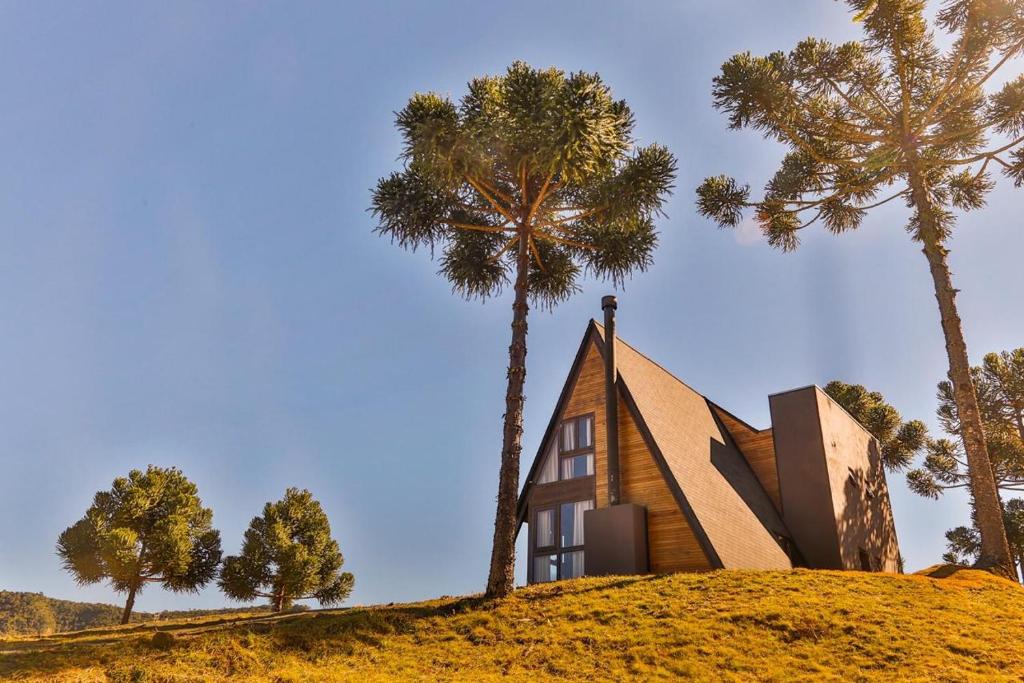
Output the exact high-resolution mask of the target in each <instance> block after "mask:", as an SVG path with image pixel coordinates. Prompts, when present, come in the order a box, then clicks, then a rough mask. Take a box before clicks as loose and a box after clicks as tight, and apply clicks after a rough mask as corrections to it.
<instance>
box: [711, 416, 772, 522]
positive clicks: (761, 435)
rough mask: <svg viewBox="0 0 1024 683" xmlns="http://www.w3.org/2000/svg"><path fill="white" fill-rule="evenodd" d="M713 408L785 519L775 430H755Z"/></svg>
mask: <svg viewBox="0 0 1024 683" xmlns="http://www.w3.org/2000/svg"><path fill="white" fill-rule="evenodd" d="M712 407H713V408H714V410H715V414H716V415H718V419H720V420H721V421H722V424H724V425H725V428H726V429H728V430H729V434H730V435H732V440H733V441H735V442H736V447H737V448H739V449H740V453H742V454H743V457H744V458H746V460H747V462H748V463H749V464H750V469H752V470H754V476H755V477H757V480H758V481H759V482H760V483H761V486H762V487H763V488H764V490H765V493H767V494H768V497H769V498H770V499H771V501H772V505H774V506H775V510H776V511H777V512H778V513H779V514H780V515H781V514H782V496H781V494H780V493H779V470H778V466H777V465H776V463H775V440H774V439H773V438H772V430H771V428H768V429H754V428H753V427H751V426H750V425H748V424H746V423H745V422H743V421H742V420H740V419H738V418H736V417H735V416H733V415H731V414H730V413H729V412H727V411H725V410H723V409H722V408H719V407H718V406H716V405H714V404H712Z"/></svg>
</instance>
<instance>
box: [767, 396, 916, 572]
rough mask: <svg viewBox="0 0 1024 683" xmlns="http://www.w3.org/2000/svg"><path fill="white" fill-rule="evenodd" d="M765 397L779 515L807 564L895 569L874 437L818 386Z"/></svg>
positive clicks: (895, 554) (888, 510)
mask: <svg viewBox="0 0 1024 683" xmlns="http://www.w3.org/2000/svg"><path fill="white" fill-rule="evenodd" d="M769 405H770V407H771V414H772V427H773V429H774V435H775V436H774V438H775V455H776V461H777V463H778V468H779V487H780V493H781V498H782V510H783V520H784V521H785V523H786V525H787V526H788V527H789V529H790V532H791V533H792V534H793V540H794V542H795V543H796V545H797V547H798V548H799V550H800V552H801V554H802V555H803V557H804V559H805V560H806V562H807V564H808V565H809V566H811V567H815V568H822V569H862V568H864V563H865V562H866V563H867V564H868V566H869V567H870V568H871V569H874V570H882V571H892V572H895V571H898V558H899V545H898V543H897V540H896V529H895V525H894V524H893V518H892V509H891V507H890V503H889V491H888V488H887V486H886V482H885V473H884V471H883V469H882V465H881V459H880V453H879V448H878V442H877V441H876V440H875V439H874V437H872V436H871V435H870V434H869V433H868V432H867V431H865V430H864V428H863V427H861V425H860V423H858V422H857V421H856V420H854V419H853V417H851V416H850V415H849V414H848V413H847V412H846V411H845V410H843V408H842V407H841V406H839V404H837V403H836V402H835V401H833V400H832V399H831V398H829V397H828V395H826V394H825V393H824V392H823V391H821V390H820V389H818V388H817V387H813V386H812V387H805V388H803V389H796V390H793V391H789V392H785V393H782V394H776V395H775V396H772V397H770V398H769ZM862 551H863V554H862Z"/></svg>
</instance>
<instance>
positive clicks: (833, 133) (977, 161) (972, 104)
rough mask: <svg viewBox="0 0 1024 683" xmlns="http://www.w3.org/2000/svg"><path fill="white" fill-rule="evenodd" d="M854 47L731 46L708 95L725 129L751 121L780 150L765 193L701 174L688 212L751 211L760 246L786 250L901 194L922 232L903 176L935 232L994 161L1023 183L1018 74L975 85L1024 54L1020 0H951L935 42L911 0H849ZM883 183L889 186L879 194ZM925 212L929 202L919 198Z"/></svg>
mask: <svg viewBox="0 0 1024 683" xmlns="http://www.w3.org/2000/svg"><path fill="white" fill-rule="evenodd" d="M847 4H848V5H849V6H850V7H851V8H852V9H853V10H854V11H855V12H856V13H857V16H858V17H859V18H860V20H861V21H862V23H863V26H864V31H865V34H866V37H865V39H864V40H863V41H861V42H847V43H842V44H834V43H832V42H829V41H827V40H821V39H818V38H807V39H806V40H803V41H801V42H800V43H799V44H798V45H797V46H796V48H794V49H793V50H792V51H790V52H789V53H784V52H773V53H771V54H769V55H767V56H764V57H756V56H754V55H752V54H750V53H749V52H745V53H742V54H739V55H736V56H735V57H733V58H732V59H730V60H729V61H728V62H726V63H725V65H724V66H723V67H722V73H721V74H720V75H719V76H717V77H716V78H715V80H714V90H713V94H714V102H715V106H716V107H717V108H718V109H721V110H723V111H725V112H726V113H727V114H728V117H729V125H730V127H731V128H735V129H739V128H748V127H749V128H753V129H754V130H757V131H760V132H762V133H763V134H764V135H765V137H767V138H770V139H774V140H778V141H780V142H782V143H784V144H786V145H787V146H788V147H790V151H789V153H788V154H786V156H785V158H784V159H783V161H782V164H781V165H780V167H779V170H778V171H777V172H776V173H775V175H774V176H773V177H772V178H771V180H769V181H768V183H767V184H766V185H765V188H764V196H763V198H762V199H761V200H759V201H756V202H751V201H750V187H749V186H747V185H741V184H739V183H737V182H736V181H735V180H734V179H732V178H729V177H727V176H715V177H712V178H708V179H707V180H705V181H704V184H703V185H702V186H701V187H700V189H699V191H698V207H699V209H700V211H701V213H703V214H704V215H706V216H708V217H710V218H713V219H714V220H716V221H717V222H718V223H719V224H721V225H722V226H735V225H737V224H738V222H739V221H740V219H741V217H742V213H743V209H744V208H746V207H751V208H753V209H754V215H755V218H756V220H757V222H758V224H759V225H760V227H761V229H762V231H763V232H764V235H765V237H766V238H767V240H768V242H769V243H770V244H772V245H773V246H776V247H779V248H781V249H783V250H786V251H788V250H791V249H794V248H796V247H797V245H798V244H799V243H800V237H799V232H800V231H801V230H803V229H805V228H807V227H809V226H811V225H814V224H815V223H819V222H820V224H821V225H823V226H824V227H825V229H826V230H828V231H829V232H832V233H835V234H839V233H842V232H846V231H848V230H852V229H855V228H857V227H859V226H860V224H861V222H862V221H863V219H864V216H865V215H866V213H867V211H868V210H870V209H872V208H875V207H876V206H879V205H881V204H883V203H886V202H889V201H892V200H897V199H902V200H904V201H905V202H906V203H907V204H908V205H909V206H910V207H911V208H912V209H914V213H913V214H912V216H911V219H910V221H909V223H908V224H907V230H908V231H909V232H910V233H911V235H912V236H913V237H914V238H915V239H918V240H920V239H922V234H921V230H922V228H923V227H925V224H924V223H923V222H922V220H921V215H920V211H921V210H923V209H924V208H925V207H922V206H919V205H918V203H917V202H915V200H914V199H913V197H912V196H911V194H912V192H913V188H912V187H911V182H910V180H911V179H910V175H911V174H912V172H914V173H916V172H917V171H921V172H922V173H923V175H924V177H925V180H926V181H927V194H928V195H929V198H930V202H931V204H932V205H933V206H934V210H935V225H934V227H935V228H936V230H937V234H936V235H933V236H932V237H937V238H939V241H942V240H943V239H944V238H945V237H946V236H948V235H949V233H950V231H951V230H952V228H953V225H954V223H955V217H954V214H953V213H952V212H951V211H950V209H952V208H955V209H959V210H962V211H970V210H973V209H978V208H981V207H982V206H984V204H985V195H986V194H987V193H988V192H989V190H991V189H992V187H993V181H992V178H991V170H992V169H998V170H999V171H1001V172H1002V173H1003V174H1004V175H1005V176H1007V177H1008V178H1010V179H1011V180H1012V181H1013V182H1014V184H1015V185H1016V186H1020V184H1021V183H1022V182H1024V148H1022V147H1021V143H1022V142H1024V76H1018V77H1016V78H1013V79H1011V80H1009V81H1008V82H1007V83H1005V84H1004V85H1003V86H1002V87H1001V88H999V89H998V90H996V91H994V92H990V93H986V91H985V86H986V85H987V84H989V82H990V81H991V80H992V78H993V76H994V75H995V74H996V73H997V72H998V71H999V69H1000V68H1001V67H1002V66H1003V65H1004V64H1006V63H1007V62H1008V61H1009V60H1011V59H1013V58H1015V57H1017V56H1019V55H1020V54H1021V53H1022V50H1024V8H1022V4H1021V2H1020V1H1019V0H1006V1H1001V0H986V1H985V2H977V1H976V0H953V1H949V2H946V3H944V7H943V9H942V10H941V11H940V12H939V13H938V18H937V24H938V27H939V28H940V29H942V30H944V31H946V32H948V33H950V34H951V35H952V36H953V37H954V46H953V49H952V51H950V52H949V53H942V52H941V51H940V50H939V49H938V48H937V47H936V45H935V40H934V33H933V31H932V29H931V28H930V27H929V26H928V24H927V22H926V20H925V18H924V15H923V12H922V9H923V6H924V3H923V2H920V1H919V0H853V1H850V2H848V3H847ZM887 191H888V193H887ZM929 208H930V207H929Z"/></svg>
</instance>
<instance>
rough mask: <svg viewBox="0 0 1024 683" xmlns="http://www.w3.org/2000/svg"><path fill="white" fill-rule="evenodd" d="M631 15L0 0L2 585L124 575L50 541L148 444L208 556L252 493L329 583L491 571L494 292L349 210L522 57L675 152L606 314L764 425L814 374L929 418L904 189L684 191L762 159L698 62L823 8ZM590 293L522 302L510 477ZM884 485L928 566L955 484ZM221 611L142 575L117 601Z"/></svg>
mask: <svg viewBox="0 0 1024 683" xmlns="http://www.w3.org/2000/svg"><path fill="white" fill-rule="evenodd" d="M640 6H641V4H640V3H633V2H622V3H598V2H585V1H583V0H579V1H576V2H571V1H567V2H551V1H550V0H547V1H544V2H536V1H534V0H524V1H523V2H517V3H501V4H493V3H485V2H478V1H463V2H383V1H377V2H372V3H370V2H366V3H359V4H357V3H355V2H347V3H345V2H325V3H312V2H306V3H284V2H281V3H249V2H245V3H240V2H239V3H233V2H219V3H208V2H195V3H191V2H184V1H182V2H174V3H155V2H150V3H86V4H83V3H67V2H62V3H57V2H51V3H40V2H5V3H3V4H2V5H0V93H3V98H2V103H3V104H2V109H0V112H2V113H0V124H2V125H0V154H2V161H0V236H2V241H0V321H3V333H2V334H0V382H2V384H0V467H2V469H0V473H2V476H0V588H6V589H14V590H31V591H42V592H45V593H47V594H49V595H52V596H55V597H61V598H70V599H89V600H104V601H117V600H119V598H118V597H117V596H115V595H114V594H113V593H112V592H111V591H110V590H109V589H108V588H107V587H106V586H95V587H90V588H87V589H79V588H78V587H76V586H75V584H74V582H73V581H72V579H71V578H70V576H68V575H66V574H64V573H62V572H61V570H60V568H59V564H58V561H57V559H56V557H55V556H54V542H55V540H56V538H57V535H58V534H59V533H60V531H61V530H62V529H63V528H64V527H66V526H68V525H69V524H71V523H72V522H74V521H75V520H76V519H78V518H79V517H80V516H81V515H82V513H83V512H84V511H85V509H86V507H87V506H88V504H89V502H90V500H91V497H92V495H93V493H94V492H95V491H97V490H99V489H102V488H107V487H109V485H110V482H111V480H112V479H113V478H114V477H115V476H118V475H122V474H124V473H125V472H127V471H128V470H129V469H131V468H133V467H140V468H144V467H145V466H146V465H147V464H149V463H155V464H159V465H165V466H167V465H177V466H179V467H181V468H182V469H183V470H184V471H185V473H186V474H187V475H188V476H189V477H191V478H192V479H193V480H194V481H195V482H196V483H197V484H198V486H199V489H200V493H201V495H202V497H203V499H204V501H205V502H206V503H207V504H208V505H210V506H212V507H213V509H214V521H215V523H216V525H217V526H218V527H219V528H220V529H221V531H222V534H223V542H224V549H225V551H226V552H228V553H233V552H236V551H237V549H238V547H239V545H240V542H241V535H242V531H243V530H244V528H245V527H246V525H247V524H248V522H249V520H250V518H251V517H252V516H253V515H254V514H256V513H257V512H258V511H259V510H260V509H261V507H262V505H263V504H264V502H265V501H267V500H271V499H277V498H278V497H280V496H281V495H282V494H283V492H284V489H285V488H286V487H288V486H300V487H307V488H309V489H311V490H312V491H313V492H314V494H315V495H316V496H317V497H318V498H319V499H320V500H321V501H322V503H323V505H324V507H325V509H326V510H327V512H328V514H329V516H330V519H331V523H332V526H333V529H334V532H335V535H336V537H337V538H338V540H339V542H340V543H341V547H342V550H343V552H344V553H345V555H346V559H347V561H346V568H347V569H348V570H350V571H352V572H354V573H355V575H356V589H355V592H354V593H353V596H352V599H351V601H352V602H355V603H370V602H390V601H399V600H408V599H414V598H424V597H430V596H436V595H443V594H458V593H466V592H472V591H476V590H480V589H482V588H483V584H484V581H485V577H486V570H487V564H488V559H489V553H490V538H491V531H492V522H493V513H494V509H493V502H494V494H495V490H496V485H497V470H498V457H499V450H500V436H501V416H502V412H503V408H504V404H503V399H504V381H505V365H506V362H507V346H508V338H509V327H508V323H509V318H510V299H509V297H508V296H505V297H502V298H500V299H497V300H493V301H490V302H488V303H486V304H483V305H482V304H480V303H478V302H466V301H463V300H460V299H458V298H456V297H454V296H452V295H451V293H450V291H449V287H448V285H447V284H446V283H445V282H444V281H443V280H442V279H441V278H439V277H438V276H437V275H436V274H435V273H436V270H437V267H438V266H437V264H436V263H432V262H431V261H430V260H429V257H428V254H426V253H422V252H418V253H406V252H403V251H401V250H400V249H398V248H397V247H395V246H393V245H391V244H389V243H388V242H387V241H386V240H383V239H380V238H379V237H377V236H375V235H374V234H372V232H371V231H372V228H373V222H372V219H371V216H370V215H369V214H368V213H367V211H366V207H367V206H368V204H369V199H370V188H371V187H372V186H373V185H374V183H375V182H376V179H377V178H378V177H379V176H381V175H384V174H386V173H388V172H389V171H391V170H392V169H394V168H396V164H397V162H396V157H397V155H398V153H399V138H398V135H397V133H396V132H395V130H394V127H393V112H394V111H396V110H398V109H400V108H401V107H402V106H403V104H404V102H405V101H406V99H407V98H408V97H409V95H411V94H412V93H413V92H415V91H418V90H419V91H423V90H436V91H440V92H442V93H450V94H451V95H452V96H453V97H458V96H460V95H461V94H462V93H463V92H464V87H465V82H466V81H467V80H468V79H469V78H471V77H473V76H475V75H479V74H485V73H496V72H500V71H502V70H503V69H504V68H505V67H506V66H507V65H508V64H509V63H510V62H512V61H513V60H515V59H523V60H526V61H528V62H530V63H532V64H534V65H537V66H548V65H556V66H559V67H561V68H564V69H566V70H581V69H583V70H588V71H597V72H599V73H601V74H602V76H603V77H604V79H605V80H606V82H607V83H609V84H610V85H611V87H612V88H613V90H614V92H615V94H616V95H617V96H619V97H622V98H625V99H626V100H627V101H628V102H629V104H630V105H631V106H632V108H633V111H634V112H635V114H636V119H637V135H638V138H639V141H640V142H642V143H644V144H647V143H650V142H655V141H656V142H660V143H663V144H666V145H668V146H669V147H670V148H671V149H672V150H673V152H675V154H676V155H677V156H678V158H679V165H680V174H679V180H678V185H677V190H676V193H675V195H674V197H673V198H672V200H671V201H670V202H669V204H668V205H667V213H668V216H669V217H668V218H667V219H665V220H662V221H661V223H660V230H661V248H660V249H659V251H658V252H657V254H656V263H655V265H654V267H653V268H652V269H651V270H650V271H649V272H647V273H646V274H642V275H639V276H637V277H636V278H634V279H633V281H631V282H629V283H628V285H627V287H626V289H625V291H623V292H619V293H618V294H619V297H620V309H619V329H620V333H621V334H622V336H623V337H624V338H625V339H627V340H628V341H630V342H631V343H633V344H634V345H635V346H637V347H638V348H639V349H641V350H643V351H644V352H646V353H647V354H649V355H650V356H652V357H653V358H655V359H656V360H658V361H659V362H660V363H662V364H663V365H665V366H666V367H668V368H669V369H671V370H672V371H673V372H675V373H676V374H677V375H679V376H680V377H681V378H683V379H684V380H685V381H687V382H688V383H689V384H691V385H692V386H694V387H695V388H697V389H698V390H700V391H702V392H703V393H705V394H706V395H707V396H709V397H710V398H711V399H713V400H715V401H716V402H718V403H720V404H721V405H723V406H725V407H726V408H728V409H729V410H730V411H732V412H734V413H735V414H737V415H739V416H741V417H743V418H744V419H746V420H747V421H749V422H751V423H753V424H754V425H756V426H767V425H768V422H769V417H768V400H767V396H768V394H770V393H774V392H777V391H782V390H785V389H789V388H793V387H796V386H803V385H806V384H810V383H818V384H824V383H826V382H827V381H829V380H830V379H833V378H843V379H846V380H848V381H855V382H861V383H864V384H867V385H869V386H870V387H872V388H876V389H878V390H880V391H882V392H884V393H885V394H886V396H887V397H889V398H890V399H891V400H892V401H893V402H894V403H895V404H896V405H897V406H898V407H900V408H901V410H902V411H903V412H904V414H905V415H906V416H908V417H918V418H923V419H925V420H926V421H928V422H929V423H930V424H932V425H933V426H934V415H933V410H934V398H933V394H934V387H935V383H936V382H937V381H939V380H941V379H942V378H943V376H944V373H945V369H946V358H945V352H944V348H943V344H942V339H941V335H940V330H939V325H938V312H937V310H936V306H935V300H934V298H933V295H932V291H931V283H930V278H929V275H928V271H927V269H926V264H925V260H924V257H923V256H922V255H921V254H920V251H919V249H918V247H917V246H916V245H914V244H913V243H911V242H910V240H909V238H908V237H907V235H906V234H905V232H904V230H903V225H904V220H905V210H904V209H903V208H901V207H899V206H897V205H895V203H894V204H890V205H887V206H886V207H884V208H883V210H880V211H878V212H876V213H874V214H873V215H872V216H871V217H870V218H869V219H868V220H867V221H865V224H864V226H863V227H862V228H860V230H858V231H857V232H856V233H854V234H850V235H845V236H843V237H833V236H830V235H827V234H825V233H823V232H815V233H813V234H809V235H807V237H806V240H805V243H804V245H803V246H802V247H801V248H800V249H799V250H798V251H797V252H796V253H793V254H788V255H784V254H781V253H779V252H776V251H774V250H772V249H770V248H769V247H768V246H767V245H766V244H764V243H763V242H762V241H761V240H759V239H758V237H757V234H756V232H752V231H751V230H750V229H749V226H747V227H746V228H744V229H741V230H740V231H739V232H738V233H730V232H723V231H719V230H717V229H716V228H714V227H713V226H712V225H711V224H710V223H709V222H707V221H705V220H703V219H702V218H700V217H698V216H697V214H696V212H695V210H694V194H693V191H694V188H695V187H696V186H697V184H698V183H699V182H700V180H701V179H702V178H703V177H704V176H706V175H710V174H716V173H721V172H728V173H731V174H735V175H737V176H739V177H740V178H743V179H746V180H748V181H750V182H752V183H753V184H754V185H755V186H760V185H761V184H762V183H763V182H764V180H765V179H766V178H767V177H768V175H769V174H770V173H771V172H772V171H773V170H774V165H775V164H776V163H777V161H778V159H779V158H780V155H781V153H782V150H781V148H780V147H779V146H778V145H776V144H774V143H767V142H764V141H762V140H760V139H759V137H758V136H757V135H756V134H755V133H750V132H742V133H738V132H733V131H729V130H727V128H726V123H725V120H724V117H723V116H722V115H721V114H719V113H717V112H715V111H714V110H713V109H712V107H711V97H710V83H711V78H712V77H713V76H714V75H715V73H716V71H717V69H718V67H719V66H720V65H721V63H722V62H723V61H724V60H725V59H727V58H728V57H729V56H731V55H732V54H734V53H736V52H739V51H743V50H747V49H749V50H752V51H754V52H758V53H764V52H768V51H771V50H776V49H789V48H790V47H792V46H793V45H794V44H795V43H796V41H797V40H799V39H800V38H803V37H805V36H807V35H812V34H813V35H819V36H824V37H829V38H832V39H836V40H838V39H844V38H848V37H853V36H855V35H856V27H855V26H854V25H853V24H851V22H850V19H849V15H848V14H847V13H846V11H845V8H844V6H843V5H842V4H840V3H832V2H820V0H802V1H795V0H787V1H786V2H715V3H707V2H681V1H673V2H645V3H642V6H643V10H642V11H640V10H639V9H638V8H639V7H640ZM1022 200H1024V195H1022V194H1021V193H1019V192H1017V193H1015V192H1014V189H1013V187H1012V185H1011V184H1009V183H1007V182H1005V181H1001V182H1000V184H999V187H998V189H997V190H996V191H995V192H993V193H992V195H991V198H990V202H989V204H990V205H989V208H988V209H987V210H985V211H983V212H978V213H975V214H971V215H969V216H967V217H965V218H963V219H962V220H961V222H960V225H959V228H958V230H957V233H956V238H955V239H954V240H953V242H952V244H951V248H952V256H951V261H952V267H953V270H954V276H955V278H956V284H957V285H958V286H959V287H960V288H962V290H963V292H962V294H961V296H960V298H959V303H960V306H961V313H962V316H963V318H964V323H965V330H966V334H967V339H968V344H969V348H970V351H971V355H972V359H974V360H975V361H977V360H978V359H980V357H981V355H982V354H983V353H984V352H986V351H990V350H1000V349H1005V348H1011V347H1016V346H1021V345H1024V315H1022V310H1021V309H1022V306H1021V301H1022V299H1024V297H1022V289H1024V278H1022V274H1021V269H1020V253H1021V247H1022V246H1024V244H1022V241H1024V237H1022V235H1024V232H1022V231H1021V211H1020V207H1021V206H1022V204H1021V202H1022ZM611 291H612V290H611V289H610V287H609V286H607V285H605V284H602V283H595V282H588V283H586V285H585V287H584V291H583V292H582V293H581V294H580V295H578V296H576V297H575V298H574V299H573V300H572V301H570V302H569V303H567V304H564V305H562V306H561V307H559V308H558V309H557V310H556V311H555V312H554V313H553V314H548V313H535V314H534V315H533V317H532V318H531V325H530V337H529V358H528V376H527V404H526V433H525V448H524V456H525V457H524V463H523V469H524V471H525V470H526V468H528V467H529V464H530V460H531V459H532V457H533V454H534V453H535V452H536V448H537V445H538V441H539V439H540V437H541V435H542V432H543V430H544V428H545V426H546V423H547V420H548V418H549V416H550V411H551V410H552V408H553V406H554V402H555V400H556V398H557V395H558V392H559V390H560V389H561V386H562V383H563V381H564V377H565V374H566V372H567V371H568V369H569V365H570V364H571V361H572V358H573V354H574V353H575V350H576V347H577V344H578V343H579V339H580V336H581V335H582V334H583V331H584V328H585V325H586V323H587V320H588V319H589V318H590V317H591V316H595V315H599V314H600V309H599V301H600V296H601V295H602V294H605V293H609V292H611ZM889 481H890V487H891V491H892V496H893V505H894V508H895V515H896V524H897V530H898V534H899V539H900V543H901V546H902V551H903V554H904V556H905V557H906V558H907V561H908V568H909V569H918V568H920V567H922V566H924V565H927V564H929V563H932V562H934V561H936V560H937V559H938V556H939V555H940V554H941V552H942V548H943V543H944V542H943V537H942V534H943V531H944V530H945V529H947V528H949V527H951V526H954V525H957V524H962V523H965V522H966V521H967V512H966V508H965V505H964V499H963V497H962V496H955V495H953V496H949V497H948V498H947V499H944V500H943V501H941V502H938V503H936V502H932V501H927V500H924V499H922V498H918V497H916V496H914V495H913V494H911V493H909V492H908V491H907V490H906V488H905V487H904V485H903V483H902V477H901V476H898V475H895V476H893V475H890V477H889ZM520 567H522V563H520ZM520 577H523V572H522V571H521V572H520ZM224 603H225V599H224V598H223V596H222V595H220V594H219V592H218V591H217V590H216V589H215V588H208V589H207V590H204V591H203V592H202V593H201V594H199V595H197V596H188V595H174V594H169V593H165V592H163V591H161V590H159V589H156V588H151V589H149V590H148V591H147V592H146V593H144V594H143V595H142V596H141V597H140V598H139V600H138V603H137V607H138V608H139V609H142V610H155V609H161V608H172V607H174V608H179V607H180V608H184V607H212V606H218V605H221V604H224Z"/></svg>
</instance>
